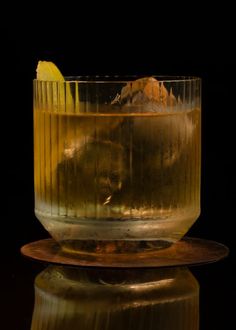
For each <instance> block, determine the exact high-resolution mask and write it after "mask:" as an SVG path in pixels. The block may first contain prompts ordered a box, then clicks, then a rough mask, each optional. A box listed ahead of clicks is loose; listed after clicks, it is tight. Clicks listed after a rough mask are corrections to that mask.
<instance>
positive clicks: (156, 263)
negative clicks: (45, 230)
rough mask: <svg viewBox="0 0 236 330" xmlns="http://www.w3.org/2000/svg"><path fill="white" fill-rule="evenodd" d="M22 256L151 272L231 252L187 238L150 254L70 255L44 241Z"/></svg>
mask: <svg viewBox="0 0 236 330" xmlns="http://www.w3.org/2000/svg"><path fill="white" fill-rule="evenodd" d="M21 253H22V254H23V255H24V256H26V257H29V258H31V259H34V260H38V261H44V262H48V263H53V264H60V265H68V266H69V265H70V266H80V267H109V268H145V267H149V268H150V267H174V266H187V265H198V264H205V263H212V262H216V261H219V260H220V259H223V258H225V257H226V256H227V255H228V253H229V249H228V248H227V247H226V246H225V245H223V244H220V243H218V242H214V241H209V240H205V239H200V238H192V237H185V238H183V239H182V240H180V241H178V242H177V243H175V244H173V245H171V246H170V247H168V248H165V249H162V250H157V251H152V252H148V253H129V254H112V255H109V254H104V255H101V254H100V255H95V254H79V253H73V254H70V253H67V252H65V251H63V250H62V249H61V247H60V245H59V244H58V243H56V242H55V241H54V240H53V239H43V240H40V241H36V242H32V243H29V244H26V245H24V246H23V247H22V248H21Z"/></svg>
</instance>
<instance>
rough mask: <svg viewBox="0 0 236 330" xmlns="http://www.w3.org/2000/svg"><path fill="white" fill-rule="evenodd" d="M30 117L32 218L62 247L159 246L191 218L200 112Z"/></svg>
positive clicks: (195, 210)
mask: <svg viewBox="0 0 236 330" xmlns="http://www.w3.org/2000/svg"><path fill="white" fill-rule="evenodd" d="M34 115H35V117H34V122H35V126H34V129H35V141H34V142H35V212H36V216H37V217H38V218H39V220H40V221H41V222H42V223H43V225H44V226H45V228H46V229H47V230H48V231H49V232H50V233H51V234H52V236H53V237H54V238H55V239H57V240H58V241H60V242H61V243H62V245H63V246H64V247H66V248H67V249H70V250H84V249H85V250H86V251H88V252H102V253H103V252H117V251H118V252H123V251H122V249H123V248H124V246H126V243H127V242H128V243H130V244H129V248H131V250H132V249H133V250H134V251H135V249H136V243H137V242H139V247H140V246H145V248H148V247H150V248H151V247H153V246H157V245H160V247H164V246H168V244H171V243H172V242H174V241H176V240H178V239H179V238H181V237H182V236H183V235H184V234H185V233H186V232H187V230H188V229H189V227H190V226H191V225H192V224H193V222H194V221H195V220H196V219H197V217H198V215H199V211H200V200H199V199H200V192H199V189H200V110H199V109H195V110H193V111H184V112H173V113H150V114H71V113H70V114H68V113H53V112H49V111H42V110H38V109H35V114H34ZM129 248H127V249H129Z"/></svg>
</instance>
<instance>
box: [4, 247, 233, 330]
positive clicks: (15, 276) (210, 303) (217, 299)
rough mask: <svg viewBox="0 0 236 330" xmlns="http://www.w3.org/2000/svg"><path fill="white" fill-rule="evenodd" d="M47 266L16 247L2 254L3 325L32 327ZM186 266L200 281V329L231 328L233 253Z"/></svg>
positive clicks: (20, 327) (9, 327) (10, 327)
mask: <svg viewBox="0 0 236 330" xmlns="http://www.w3.org/2000/svg"><path fill="white" fill-rule="evenodd" d="M47 266H48V264H46V263H40V262H35V261H33V260H29V259H26V258H25V257H23V256H22V255H21V254H20V250H19V249H18V248H17V247H16V249H13V250H12V251H9V252H8V254H7V255H5V256H4V257H3V260H2V267H1V272H0V273H1V306H0V307H1V308H0V310H1V323H2V324H4V325H5V327H4V329H8V330H13V329H14V330H15V329H17V330H21V329H22V330H23V329H24V330H27V329H30V328H31V320H32V313H33V309H34V281H35V278H36V276H37V275H38V274H39V273H40V272H42V271H43V270H44V269H46V267H47ZM189 269H190V271H191V273H192V274H193V275H194V277H195V278H196V279H197V281H198V283H199V285H200V329H201V330H204V329H229V328H231V326H230V324H231V323H232V322H233V321H234V313H235V311H234V310H235V304H234V300H235V294H236V289H235V288H236V285H235V270H234V254H233V253H230V255H229V256H228V257H227V258H225V259H224V260H221V261H219V262H216V263H213V264H207V265H202V266H194V267H190V268H189ZM137 276H138V275H137ZM105 298H106V297H104V299H105ZM55 329H57V328H55ZM65 330H66V329H65ZM145 330H148V329H145ZM166 330H168V329H166ZM189 330H191V329H189Z"/></svg>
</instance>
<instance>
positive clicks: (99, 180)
mask: <svg viewBox="0 0 236 330" xmlns="http://www.w3.org/2000/svg"><path fill="white" fill-rule="evenodd" d="M125 175H126V174H125V165H124V150H123V147H122V146H121V144H119V143H113V142H111V141H105V140H103V141H96V140H93V139H90V140H88V141H87V143H84V144H83V145H81V146H80V147H78V148H75V147H72V148H71V150H70V152H68V151H67V154H65V155H64V160H63V161H62V162H61V163H60V164H58V167H57V176H58V178H59V183H60V195H61V196H64V195H65V197H64V198H63V199H68V201H69V202H70V203H71V204H73V205H85V204H86V203H91V204H94V205H96V204H100V205H106V204H109V203H110V202H111V201H112V198H113V195H114V193H116V192H117V191H119V190H120V189H121V187H122V183H123V180H124V178H125Z"/></svg>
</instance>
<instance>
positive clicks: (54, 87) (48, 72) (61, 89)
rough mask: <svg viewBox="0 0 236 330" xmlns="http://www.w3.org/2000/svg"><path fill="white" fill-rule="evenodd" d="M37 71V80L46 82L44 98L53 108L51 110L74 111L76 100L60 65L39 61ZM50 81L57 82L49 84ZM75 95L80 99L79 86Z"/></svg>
mask: <svg viewBox="0 0 236 330" xmlns="http://www.w3.org/2000/svg"><path fill="white" fill-rule="evenodd" d="M36 72H37V80H40V81H42V82H43V83H45V86H46V90H45V92H44V93H43V94H44V95H43V100H44V101H45V102H46V103H47V107H48V108H51V109H49V111H50V110H51V111H54V110H56V111H62V112H74V102H73V97H72V94H71V90H70V85H69V83H66V82H65V79H64V77H63V75H62V73H61V71H60V70H59V69H58V67H57V66H56V65H55V64H54V63H53V62H49V61H39V62H38V66H37V69H36ZM50 82H55V84H54V83H52V84H50V85H49V83H50ZM50 87H51V88H50ZM45 94H47V95H45ZM75 96H76V97H77V99H79V95H78V88H77V89H76V95H75ZM77 111H78V109H77Z"/></svg>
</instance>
